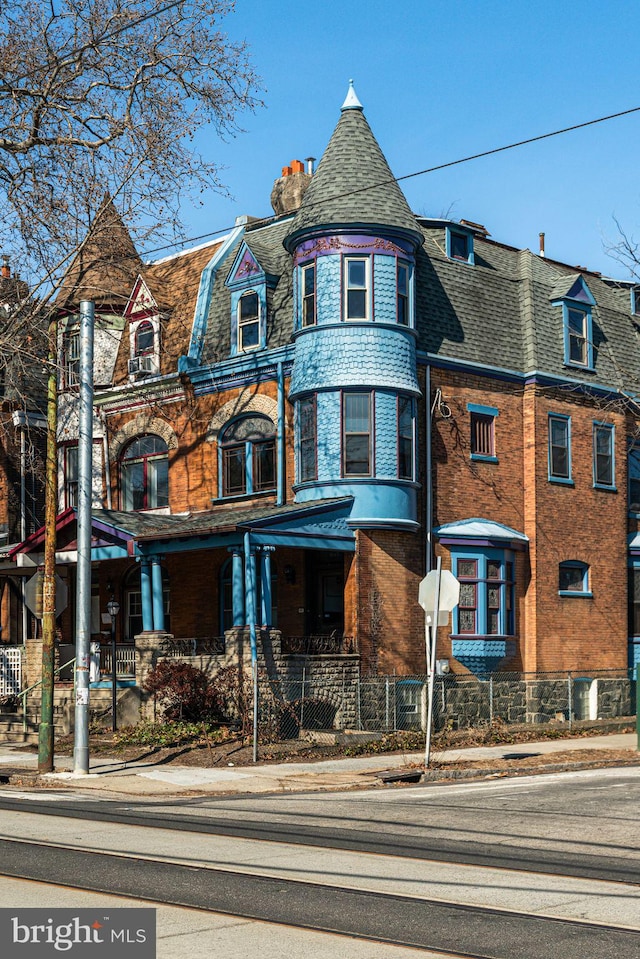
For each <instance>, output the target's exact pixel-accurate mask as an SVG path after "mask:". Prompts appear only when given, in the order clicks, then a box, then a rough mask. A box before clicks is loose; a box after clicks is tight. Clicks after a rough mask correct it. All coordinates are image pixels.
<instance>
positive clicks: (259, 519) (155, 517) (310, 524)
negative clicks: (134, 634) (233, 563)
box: [8, 497, 355, 566]
mask: <svg viewBox="0 0 640 959" xmlns="http://www.w3.org/2000/svg"><path fill="white" fill-rule="evenodd" d="M352 504H353V498H352V497H342V498H340V499H324V500H315V501H312V502H309V503H304V504H298V503H288V504H286V505H284V506H259V505H252V506H230V505H229V504H225V505H224V506H220V507H216V508H214V509H211V510H204V511H202V512H195V513H180V514H177V515H176V514H173V515H165V514H161V513H133V512H132V513H125V512H120V511H118V510H104V509H100V510H93V511H92V514H91V524H92V529H91V559H92V561H93V562H95V561H97V560H102V559H124V558H126V557H127V556H145V555H151V554H154V553H157V552H162V553H182V552H189V551H191V550H195V549H214V548H216V547H226V546H236V545H237V546H241V545H242V541H243V537H244V534H245V533H246V532H250V533H251V534H252V542H253V543H255V544H256V545H272V546H297V547H299V548H306V549H331V550H340V551H343V552H354V551H355V536H354V533H353V530H351V529H350V528H349V527H348V525H347V519H348V517H349V514H350V512H351V506H352ZM76 524H77V513H76V510H75V509H67V510H65V511H64V512H63V513H61V514H60V515H59V516H58V518H57V521H56V530H57V537H58V543H57V551H56V562H57V563H75V562H77V540H76V536H77V533H76ZM43 549H44V527H43V528H42V529H40V530H38V531H37V532H36V533H34V534H33V535H32V536H30V537H28V539H26V540H24V542H22V543H18V544H17V545H15V546H13V547H12V549H11V551H10V552H9V554H8V555H9V557H10V558H11V559H12V560H13V561H14V562H15V563H16V564H17V565H18V566H34V565H38V564H39V563H41V562H42V552H43Z"/></svg>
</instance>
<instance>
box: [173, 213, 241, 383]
mask: <svg viewBox="0 0 640 959" xmlns="http://www.w3.org/2000/svg"><path fill="white" fill-rule="evenodd" d="M244 229H245V228H244V225H242V226H237V227H235V229H233V230H232V231H231V233H229V234H228V235H227V237H226V238H225V239H224V240H223V243H222V246H220V247H219V248H218V249H217V250H216V252H215V253H214V255H213V257H212V258H211V260H210V261H209V263H208V264H207V265H206V266H205V268H204V270H203V271H202V276H201V277H200V287H199V289H198V299H197V301H196V309H195V314H194V318H193V327H192V330H191V340H190V342H189V352H188V354H187V355H186V356H181V357H180V359H179V360H178V372H179V373H187V372H188V371H189V369H190V368H191V367H192V366H197V365H198V364H199V363H200V359H201V357H202V347H203V345H204V337H205V333H206V331H207V320H208V319H209V308H210V306H211V294H212V293H213V285H214V282H215V278H216V274H217V272H218V270H219V268H220V266H221V265H222V263H224V261H225V259H226V258H227V256H228V254H229V251H230V250H231V249H232V247H233V246H234V245H235V244H236V243H237V241H238V240H239V239H240V237H241V236H242V234H243V233H244Z"/></svg>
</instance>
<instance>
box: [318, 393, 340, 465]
mask: <svg viewBox="0 0 640 959" xmlns="http://www.w3.org/2000/svg"><path fill="white" fill-rule="evenodd" d="M317 420H318V480H319V481H320V480H328V479H335V478H336V477H338V476H340V442H341V440H340V429H341V426H340V393H320V394H318V399H317Z"/></svg>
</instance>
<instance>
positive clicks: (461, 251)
mask: <svg viewBox="0 0 640 959" xmlns="http://www.w3.org/2000/svg"><path fill="white" fill-rule="evenodd" d="M446 246H447V256H448V257H449V259H450V260H458V261H459V262H461V263H470V264H473V263H474V253H473V233H471V232H470V231H468V230H464V229H461V228H460V229H459V228H457V227H452V226H448V227H447V235H446Z"/></svg>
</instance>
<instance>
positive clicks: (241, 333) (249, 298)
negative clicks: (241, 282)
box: [238, 290, 260, 353]
mask: <svg viewBox="0 0 640 959" xmlns="http://www.w3.org/2000/svg"><path fill="white" fill-rule="evenodd" d="M258 346H260V300H259V298H258V294H257V293H255V292H254V291H253V290H250V291H249V292H248V293H243V294H242V296H241V297H240V300H239V302H238V352H239V353H244V352H246V350H255V349H256V348H257V347H258Z"/></svg>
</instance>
